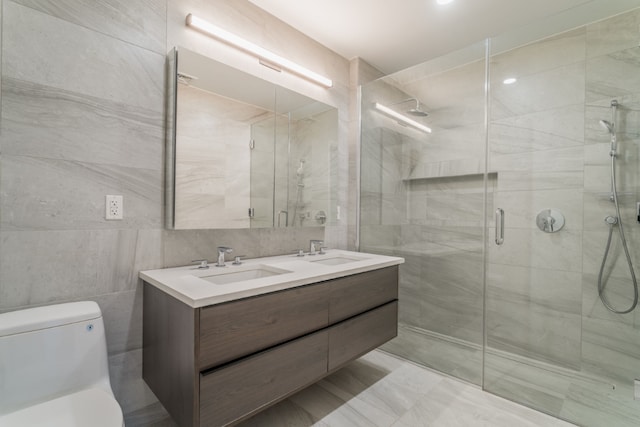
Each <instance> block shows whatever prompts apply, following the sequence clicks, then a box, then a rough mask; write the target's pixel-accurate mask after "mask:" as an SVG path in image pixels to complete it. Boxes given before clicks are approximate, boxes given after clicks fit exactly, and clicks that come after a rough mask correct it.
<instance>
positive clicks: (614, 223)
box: [598, 99, 638, 314]
mask: <svg viewBox="0 0 640 427" xmlns="http://www.w3.org/2000/svg"><path fill="white" fill-rule="evenodd" d="M618 107H619V104H618V101H617V100H615V99H614V100H613V101H611V121H606V120H600V125H601V126H602V127H604V128H605V129H606V130H607V131H608V133H609V136H610V141H611V145H610V147H609V156H610V158H611V195H610V197H609V198H610V200H611V201H612V202H613V204H614V206H615V210H616V216H611V215H609V216H607V217H605V219H604V222H605V224H607V226H608V227H609V236H608V237H607V244H606V246H605V250H604V255H603V256H602V264H601V265H600V272H599V273H598V295H599V296H600V300H601V301H602V304H604V306H605V307H607V309H609V310H610V311H612V312H614V313H617V314H626V313H630V312H632V311H633V310H634V309H635V308H636V306H637V305H638V281H637V280H636V274H635V272H634V270H633V262H632V261H631V255H630V254H629V247H628V245H627V238H626V236H625V234H624V227H623V225H622V216H621V215H620V203H619V200H618V188H617V187H618V185H617V182H616V158H617V157H618V136H617V134H616V115H617V111H618ZM616 227H617V229H618V235H619V236H620V242H621V243H622V249H623V250H624V255H625V257H626V260H627V266H628V267H629V274H630V276H631V285H632V288H633V302H632V303H631V305H630V306H629V308H625V309H616V308H615V307H613V305H612V304H611V303H610V302H609V300H608V299H607V296H606V293H605V289H606V286H607V281H606V278H605V277H603V276H604V270H605V267H606V265H607V257H608V256H609V252H610V250H611V240H612V237H613V234H614V229H615V228H616Z"/></svg>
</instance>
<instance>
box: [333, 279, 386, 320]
mask: <svg viewBox="0 0 640 427" xmlns="http://www.w3.org/2000/svg"><path fill="white" fill-rule="evenodd" d="M330 292H331V297H330V300H329V323H330V324H332V323H336V322H339V321H341V320H344V319H348V318H349V317H351V316H355V315H356V314H359V313H362V312H364V311H367V310H370V309H372V308H374V307H378V306H380V305H382V304H385V303H387V302H389V301H393V300H396V299H398V267H397V266H393V267H386V268H382V269H379V270H373V271H368V272H366V273H360V274H355V275H353V276H347V277H343V278H340V279H335V280H333V281H332V282H331V291H330Z"/></svg>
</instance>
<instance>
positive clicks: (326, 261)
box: [307, 255, 366, 265]
mask: <svg viewBox="0 0 640 427" xmlns="http://www.w3.org/2000/svg"><path fill="white" fill-rule="evenodd" d="M318 256H319V258H317V259H313V260H312V259H307V261H309V262H315V263H316V264H322V265H341V264H348V263H350V262H356V261H362V260H364V259H366V258H355V257H354V258H352V257H346V256H334V257H329V258H325V257H323V256H322V255H318Z"/></svg>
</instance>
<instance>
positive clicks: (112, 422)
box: [0, 301, 124, 427]
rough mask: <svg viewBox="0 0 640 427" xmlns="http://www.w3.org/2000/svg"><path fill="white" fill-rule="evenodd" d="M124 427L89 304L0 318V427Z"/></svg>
mask: <svg viewBox="0 0 640 427" xmlns="http://www.w3.org/2000/svg"><path fill="white" fill-rule="evenodd" d="M9 426H11V427H16V426H20V427H30V426H33V427H36V426H47V427H63V426H64V427H86V426H92V427H124V420H123V416H122V409H121V408H120V405H118V402H117V401H116V399H115V397H114V395H113V391H112V390H111V383H110V381H109V366H108V360H107V343H106V339H105V332H104V323H103V321H102V313H101V311H100V307H98V304H96V303H95V302H93V301H83V302H74V303H66V304H57V305H50V306H45V307H37V308H29V309H25V310H19V311H13V312H9V313H3V314H0V427H9Z"/></svg>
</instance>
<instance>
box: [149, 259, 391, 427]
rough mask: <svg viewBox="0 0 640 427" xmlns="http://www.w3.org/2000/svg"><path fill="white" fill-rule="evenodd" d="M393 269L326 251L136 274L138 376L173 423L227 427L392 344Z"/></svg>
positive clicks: (385, 262)
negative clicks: (140, 290)
mask: <svg viewBox="0 0 640 427" xmlns="http://www.w3.org/2000/svg"><path fill="white" fill-rule="evenodd" d="M402 262H404V260H403V259H402V258H396V257H388V256H382V255H374V254H365V253H358V252H349V251H341V250H330V251H328V252H327V253H325V254H318V255H315V256H310V255H306V256H303V257H299V256H295V255H285V256H277V257H268V258H260V259H254V260H247V261H244V262H243V263H242V264H241V265H232V263H230V262H228V263H227V265H226V266H225V267H215V266H210V268H206V269H202V268H197V267H194V266H189V267H178V268H168V269H160V270H150V271H143V272H141V273H140V277H141V278H142V279H143V281H144V298H143V301H144V303H143V304H144V306H143V310H144V319H143V321H144V325H143V342H144V344H143V378H144V380H145V381H146V383H147V384H148V385H149V387H150V388H151V390H152V391H153V392H154V393H155V395H156V396H157V397H158V399H159V400H160V402H161V403H162V404H163V405H164V407H165V408H166V409H167V411H168V412H169V413H170V414H171V416H172V417H173V419H174V420H175V421H176V422H177V423H178V424H179V425H180V426H225V425H233V424H235V423H237V422H239V421H241V420H244V419H246V418H248V417H250V416H252V415H254V414H255V413H257V412H259V411H261V410H263V409H265V408H267V407H269V406H271V405H273V404H274V403H277V402H278V401H280V400H282V399H284V398H286V397H288V396H289V395H291V394H293V393H295V392H297V391H299V390H301V389H303V388H305V387H307V386H309V385H311V384H313V383H314V382H316V381H318V380H319V379H321V378H323V377H324V376H326V375H328V374H330V373H332V372H334V371H336V370H338V369H340V368H341V367H343V366H344V365H346V364H347V363H349V362H350V361H352V360H354V359H356V358H358V357H360V356H361V355H363V354H365V353H367V352H369V351H370V350H373V349H374V348H376V347H378V346H380V345H381V344H383V343H385V342H386V341H388V340H390V339H392V338H393V337H395V336H396V335H397V320H398V265H399V264H401V263H402Z"/></svg>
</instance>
